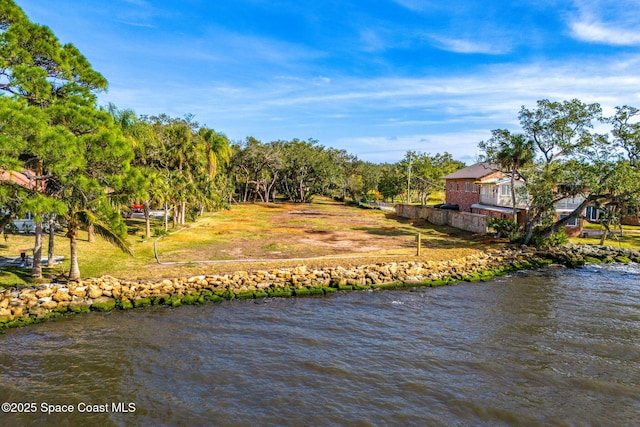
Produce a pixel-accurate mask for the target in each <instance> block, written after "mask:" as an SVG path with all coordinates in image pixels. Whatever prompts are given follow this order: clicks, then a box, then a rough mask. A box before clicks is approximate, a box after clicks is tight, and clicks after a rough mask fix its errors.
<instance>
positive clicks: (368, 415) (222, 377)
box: [0, 265, 640, 426]
mask: <svg viewBox="0 0 640 427" xmlns="http://www.w3.org/2000/svg"><path fill="white" fill-rule="evenodd" d="M639 275H640V269H638V267H637V266H628V265H625V266H617V265H606V266H598V267H589V268H585V269H581V270H567V269H545V270H539V271H533V272H529V273H527V274H521V273H518V274H514V275H512V276H511V277H507V278H505V277H502V278H498V279H497V280H496V281H493V282H486V283H482V284H460V285H456V286H448V287H440V288H418V289H415V290H413V291H411V292H410V291H407V290H396V291H375V292H349V293H337V294H333V295H331V296H329V297H325V298H298V299H277V298H271V299H269V300H268V301H266V300H265V301H261V302H262V303H261V304H255V303H254V302H253V301H230V302H225V303H222V304H207V305H203V306H196V307H193V306H192V307H178V308H167V307H154V308H149V309H145V310H131V311H126V312H113V313H106V314H104V313H91V314H89V315H82V316H74V317H69V318H64V319H59V320H56V321H52V322H48V323H45V324H41V325H35V326H33V327H29V328H22V329H15V330H10V331H7V333H6V334H4V335H1V336H0V344H2V347H3V351H2V352H1V353H0V398H2V399H3V400H4V401H31V400H36V401H38V402H52V403H53V402H57V403H77V402H80V401H84V402H89V403H102V402H107V401H108V402H111V401H114V402H119V401H123V402H135V403H136V408H137V410H136V412H135V413H133V414H113V413H111V414H93V415H87V414H78V413H75V414H71V415H67V416H58V417H56V418H55V419H54V418H51V417H45V416H42V414H32V415H29V416H23V417H21V418H19V419H18V418H16V419H14V421H15V420H19V421H21V422H23V423H45V422H54V423H59V424H65V423H67V424H72V425H75V424H78V423H87V422H90V423H92V424H101V425H130V424H137V425H158V424H164V425H186V424H196V425H197V424H200V425H230V426H231V425H233V426H237V425H247V426H254V425H302V424H304V425H362V426H368V425H456V424H457V425H470V424H471V425H548V424H572V425H594V424H599V425H633V423H634V422H635V421H636V418H637V414H638V413H640V406H639V405H640V404H639V403H638V402H640V387H639V386H638V384H640V346H639V344H638V343H640V317H639V315H638V312H639V310H638V308H640V288H639V286H638V280H637V278H638V277H639ZM4 417H5V419H7V418H6V417H7V416H6V415H4ZM0 422H2V423H3V425H4V420H0ZM8 425H9V424H8Z"/></svg>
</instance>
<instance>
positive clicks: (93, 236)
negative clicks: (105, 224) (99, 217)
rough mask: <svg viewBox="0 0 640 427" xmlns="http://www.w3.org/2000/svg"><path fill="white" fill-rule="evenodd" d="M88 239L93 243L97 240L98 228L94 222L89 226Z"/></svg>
mask: <svg viewBox="0 0 640 427" xmlns="http://www.w3.org/2000/svg"><path fill="white" fill-rule="evenodd" d="M87 241H88V242H89V243H93V242H95V241H96V229H95V227H94V226H93V224H89V226H88V227H87Z"/></svg>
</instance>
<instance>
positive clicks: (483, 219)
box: [395, 204, 488, 234]
mask: <svg viewBox="0 0 640 427" xmlns="http://www.w3.org/2000/svg"><path fill="white" fill-rule="evenodd" d="M395 207H396V215H398V216H399V217H401V218H409V219H425V220H427V221H428V222H430V223H431V224H435V225H449V226H451V227H455V228H459V229H461V230H466V231H471V232H472V233H478V234H484V233H486V232H487V222H488V217H487V216H486V215H480V214H474V213H470V212H458V211H452V210H447V209H436V208H432V207H429V206H416V205H405V204H397V205H396V206H395Z"/></svg>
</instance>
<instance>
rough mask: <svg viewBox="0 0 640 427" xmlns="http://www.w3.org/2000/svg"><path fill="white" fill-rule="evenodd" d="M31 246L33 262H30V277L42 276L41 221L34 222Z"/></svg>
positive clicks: (37, 277)
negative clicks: (34, 230) (33, 237)
mask: <svg viewBox="0 0 640 427" xmlns="http://www.w3.org/2000/svg"><path fill="white" fill-rule="evenodd" d="M35 240H36V241H35V244H34V246H33V263H32V264H31V277H33V278H36V279H39V278H41V277H42V221H37V222H36V239H35Z"/></svg>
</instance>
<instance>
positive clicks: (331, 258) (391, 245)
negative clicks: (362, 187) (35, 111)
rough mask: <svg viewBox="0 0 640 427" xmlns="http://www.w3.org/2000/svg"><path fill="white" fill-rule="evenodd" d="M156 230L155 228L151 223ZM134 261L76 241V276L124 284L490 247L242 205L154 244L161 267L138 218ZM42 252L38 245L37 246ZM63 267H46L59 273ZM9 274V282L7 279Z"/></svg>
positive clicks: (339, 215)
mask: <svg viewBox="0 0 640 427" xmlns="http://www.w3.org/2000/svg"><path fill="white" fill-rule="evenodd" d="M154 225H155V226H156V227H159V226H160V223H159V222H158V223H157V224H154ZM129 227H130V242H131V244H132V246H133V249H134V253H135V255H134V257H129V256H127V255H125V254H123V253H120V252H118V250H117V249H115V248H113V247H112V246H110V245H108V244H107V243H105V242H101V241H97V242H95V243H91V244H90V243H88V242H86V238H83V239H81V242H80V254H81V255H80V269H81V271H82V274H83V276H85V277H89V276H101V275H104V274H109V275H112V276H116V277H122V278H129V279H144V278H160V277H176V276H188V275H198V274H207V273H222V272H232V271H238V270H252V269H268V268H275V267H291V266H295V265H307V266H309V267H320V266H329V265H344V266H346V265H359V264H368V263H374V262H381V261H406V260H412V259H417V257H416V256H415V254H416V242H415V237H416V235H417V233H421V235H422V239H423V240H422V248H423V249H422V256H421V258H422V259H430V260H434V261H435V260H442V259H451V258H458V257H461V256H465V255H468V254H470V253H473V252H475V251H478V250H483V249H486V247H487V245H488V244H490V243H491V242H489V241H487V240H486V239H484V238H482V237H478V236H473V235H470V234H468V233H464V232H461V231H459V230H456V229H452V228H446V227H435V226H432V225H429V224H426V223H425V222H424V221H408V220H404V219H400V218H396V217H395V215H393V213H389V212H383V211H380V210H370V209H361V208H357V207H352V206H344V205H342V204H339V203H335V202H333V201H330V200H328V199H318V201H316V202H314V203H311V204H305V205H300V204H289V203H278V204H245V205H234V206H233V207H232V208H231V209H230V210H227V211H220V212H215V213H209V214H206V215H204V216H203V217H201V218H200V220H199V221H198V222H196V223H194V224H189V225H187V226H186V227H185V228H183V229H181V230H180V231H178V232H175V233H172V234H170V235H168V236H165V237H163V238H161V239H159V240H158V241H157V242H156V247H157V254H158V256H159V259H160V261H161V263H162V264H158V263H157V262H156V259H155V256H154V252H153V245H154V240H155V239H143V238H142V234H141V233H142V231H143V228H144V224H143V222H142V220H138V219H132V220H129ZM32 246H33V237H32V236H10V237H9V240H8V242H7V244H5V245H2V246H0V256H6V257H8V256H11V257H15V256H16V254H17V253H18V251H19V249H21V248H29V247H32ZM56 248H57V250H56V255H63V256H65V257H66V258H67V259H68V241H67V239H65V238H64V237H62V236H59V237H58V239H57V240H56ZM45 251H46V242H45ZM65 271H68V264H65V263H63V264H62V265H61V266H56V267H52V268H51V269H48V268H46V269H45V274H46V275H56V274H63V273H64V272H65ZM10 276H12V277H13V279H11V280H10ZM26 276H28V274H27V271H19V270H18V269H13V270H11V271H9V272H7V271H6V269H5V272H4V273H3V276H0V280H1V281H2V283H5V284H8V282H11V281H16V282H17V283H20V281H23V280H26Z"/></svg>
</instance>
